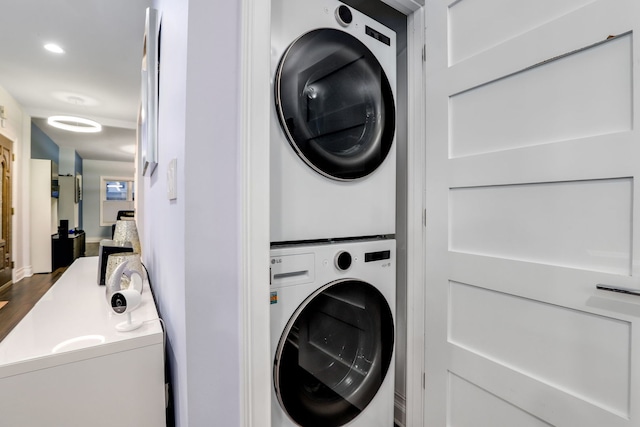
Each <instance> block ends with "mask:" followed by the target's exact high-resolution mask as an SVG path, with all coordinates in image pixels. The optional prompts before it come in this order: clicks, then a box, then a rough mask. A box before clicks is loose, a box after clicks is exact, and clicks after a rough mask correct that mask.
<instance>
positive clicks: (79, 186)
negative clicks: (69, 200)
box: [76, 174, 82, 203]
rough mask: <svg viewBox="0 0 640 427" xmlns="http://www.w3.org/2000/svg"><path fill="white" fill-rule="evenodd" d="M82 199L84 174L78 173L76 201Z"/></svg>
mask: <svg viewBox="0 0 640 427" xmlns="http://www.w3.org/2000/svg"><path fill="white" fill-rule="evenodd" d="M80 200H82V175H80V174H78V175H76V203H78V202H80Z"/></svg>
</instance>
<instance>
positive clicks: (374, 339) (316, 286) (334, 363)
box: [270, 239, 396, 427]
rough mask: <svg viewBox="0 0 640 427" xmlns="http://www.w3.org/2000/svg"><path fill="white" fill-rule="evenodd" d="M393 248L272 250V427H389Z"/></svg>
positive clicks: (388, 244) (351, 244) (375, 243)
mask: <svg viewBox="0 0 640 427" xmlns="http://www.w3.org/2000/svg"><path fill="white" fill-rule="evenodd" d="M395 254H396V251H395V240H391V239H389V240H385V239H378V240H366V241H365V240H363V241H348V242H341V243H326V244H317V245H302V246H290V247H281V248H277V247H276V248H272V250H271V306H270V309H271V310H270V323H271V360H272V362H273V376H272V379H273V383H272V390H271V404H272V406H271V425H272V427H291V426H304V427H313V426H318V427H337V426H349V427H390V426H393V409H394V369H395V367H394V337H395V328H394V316H395V303H396V302H395V274H396V257H395Z"/></svg>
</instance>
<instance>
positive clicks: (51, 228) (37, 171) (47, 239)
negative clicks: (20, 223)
mask: <svg viewBox="0 0 640 427" xmlns="http://www.w3.org/2000/svg"><path fill="white" fill-rule="evenodd" d="M57 175H58V165H57V164H56V163H55V162H53V161H51V160H42V159H31V185H30V190H31V191H29V203H30V208H31V218H30V231H31V241H30V243H31V269H32V271H33V273H50V272H51V267H52V266H51V235H52V234H56V233H57V232H58V199H57V198H55V197H52V191H51V190H52V181H53V177H56V179H57Z"/></svg>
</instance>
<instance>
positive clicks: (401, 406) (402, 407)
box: [393, 391, 407, 427]
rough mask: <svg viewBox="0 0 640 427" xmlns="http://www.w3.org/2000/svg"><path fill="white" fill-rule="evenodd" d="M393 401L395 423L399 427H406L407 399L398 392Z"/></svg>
mask: <svg viewBox="0 0 640 427" xmlns="http://www.w3.org/2000/svg"><path fill="white" fill-rule="evenodd" d="M393 400H394V402H393V404H394V411H393V422H394V423H395V425H396V426H398V427H405V423H406V422H407V399H406V398H405V397H404V396H402V395H401V394H399V393H398V392H397V391H396V392H395V396H394V399H393Z"/></svg>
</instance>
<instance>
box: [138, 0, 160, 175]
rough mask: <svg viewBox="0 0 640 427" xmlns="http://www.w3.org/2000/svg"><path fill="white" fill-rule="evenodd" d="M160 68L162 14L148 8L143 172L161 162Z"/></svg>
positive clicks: (140, 132)
mask: <svg viewBox="0 0 640 427" xmlns="http://www.w3.org/2000/svg"><path fill="white" fill-rule="evenodd" d="M159 72H160V14H159V13H158V10H156V9H154V8H151V7H149V8H147V14H146V19H145V30H144V43H143V52H142V70H141V76H142V82H141V83H142V85H141V86H142V87H141V97H140V98H141V101H140V111H139V115H138V144H139V148H140V156H141V157H140V163H141V165H142V174H143V175H146V176H151V175H153V172H154V171H155V169H156V166H157V165H158V89H159V86H158V80H159Z"/></svg>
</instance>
